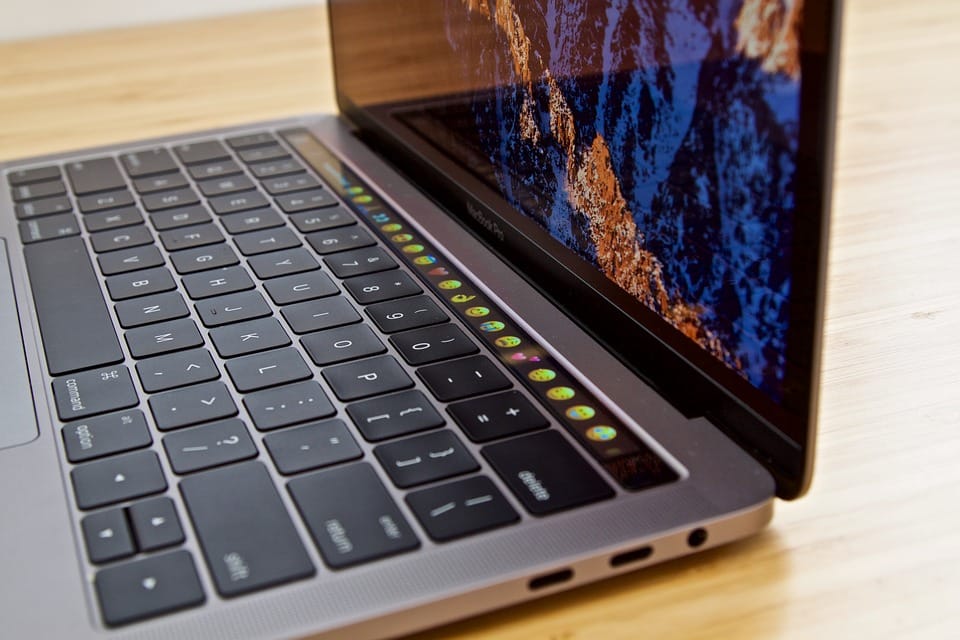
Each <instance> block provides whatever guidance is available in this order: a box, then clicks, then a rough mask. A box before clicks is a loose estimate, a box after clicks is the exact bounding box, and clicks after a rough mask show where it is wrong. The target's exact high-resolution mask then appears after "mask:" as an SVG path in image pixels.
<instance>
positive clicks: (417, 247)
mask: <svg viewBox="0 0 960 640" xmlns="http://www.w3.org/2000/svg"><path fill="white" fill-rule="evenodd" d="M424 248H425V247H424V246H423V245H422V244H408V245H407V246H405V247H404V248H403V252H404V253H421V252H422V251H423V250H424Z"/></svg>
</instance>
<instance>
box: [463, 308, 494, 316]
mask: <svg viewBox="0 0 960 640" xmlns="http://www.w3.org/2000/svg"><path fill="white" fill-rule="evenodd" d="M466 314H467V315H468V316H470V317H471V318H482V317H483V316H485V315H489V314H490V309H487V308H486V307H470V308H469V309H467V311H466Z"/></svg>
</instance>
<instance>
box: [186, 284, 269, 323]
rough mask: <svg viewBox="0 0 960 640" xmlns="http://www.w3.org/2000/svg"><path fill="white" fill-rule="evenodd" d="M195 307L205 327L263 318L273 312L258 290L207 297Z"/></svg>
mask: <svg viewBox="0 0 960 640" xmlns="http://www.w3.org/2000/svg"><path fill="white" fill-rule="evenodd" d="M196 307H197V313H198V314H200V321H201V322H203V324H204V326H207V327H219V326H221V325H225V324H230V323H231V322H241V321H243V320H252V319H254V318H263V317H265V316H269V315H271V314H272V313H273V310H272V309H271V308H270V306H269V305H268V304H267V301H266V300H264V299H263V295H262V294H261V293H260V292H259V291H243V292H240V293H231V294H228V295H225V296H217V297H216V298H208V299H207V300H202V301H200V302H198V303H197V304H196Z"/></svg>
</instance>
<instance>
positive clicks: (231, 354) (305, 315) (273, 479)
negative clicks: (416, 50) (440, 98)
mask: <svg viewBox="0 0 960 640" xmlns="http://www.w3.org/2000/svg"><path fill="white" fill-rule="evenodd" d="M6 181H7V186H8V188H9V189H10V192H11V195H12V197H13V200H14V202H15V212H16V216H17V218H18V220H19V223H18V224H19V231H20V237H21V240H22V242H23V245H24V248H23V252H24V259H25V262H26V265H27V271H28V274H29V279H30V286H31V289H32V293H33V298H34V302H35V309H36V318H37V322H38V325H39V329H40V333H41V336H42V340H43V346H44V354H45V358H46V364H47V369H48V372H49V376H50V377H49V381H50V390H51V397H52V405H53V407H54V408H55V412H56V417H57V418H58V420H59V422H60V425H59V429H60V435H61V440H62V442H61V445H62V446H61V447H60V449H61V451H62V455H63V465H64V468H65V469H66V470H67V474H68V477H69V485H70V486H69V489H68V490H69V492H70V494H71V503H72V505H73V506H74V507H75V513H76V526H77V529H78V532H79V537H80V538H81V539H82V540H83V544H84V547H85V550H84V551H85V566H86V567H87V568H88V572H89V576H90V577H91V583H92V590H93V594H94V598H95V600H96V602H97V603H98V606H99V610H100V614H101V618H102V621H103V623H104V624H105V625H106V626H111V627H113V626H120V625H126V624H131V623H135V622H137V621H141V620H145V619H149V618H152V617H155V616H158V615H162V614H168V613H172V612H174V611H178V610H181V609H187V608H192V607H199V606H202V605H203V604H204V603H205V602H206V601H207V600H208V598H210V597H211V594H208V593H206V592H205V588H204V585H205V584H206V585H212V587H213V588H214V589H215V590H216V593H217V595H218V596H219V597H223V598H230V597H236V596H242V595H244V594H248V593H252V592H257V591H260V590H263V589H268V588H271V587H275V586H278V585H283V584H287V583H291V582H295V581H306V580H311V579H320V578H321V576H322V575H323V574H328V573H329V572H331V571H344V570H349V569H350V568H351V567H356V566H359V565H364V564H368V563H372V562H376V561H380V560H383V559H385V558H388V557H391V556H395V555H398V554H407V553H424V552H428V550H429V549H430V548H432V547H433V546H435V545H445V544H456V543H457V542H458V541H460V542H462V541H464V540H469V539H470V538H471V537H473V536H479V535H483V534H484V533H487V532H490V531H492V530H495V529H499V528H502V527H510V526H518V525H519V524H520V523H522V522H523V521H524V520H525V519H529V518H534V517H535V518H539V517H545V516H549V515H551V514H554V513H558V512H562V511H565V510H568V509H572V508H577V507H583V506H585V505H589V504H592V503H595V502H598V501H602V500H607V499H611V498H613V497H614V496H615V495H616V493H617V492H622V491H636V490H640V489H646V488H649V487H652V486H657V485H660V484H664V483H667V482H672V481H674V480H676V479H677V477H678V476H677V474H676V471H675V470H674V469H673V468H672V467H671V466H670V465H669V464H668V463H666V462H664V460H663V458H662V457H660V456H659V455H657V454H656V453H655V451H654V448H653V447H651V446H650V444H649V443H647V442H646V441H645V440H644V439H643V438H641V437H640V436H638V435H636V434H635V433H633V432H632V431H631V430H630V429H628V428H627V427H626V426H624V425H623V424H621V422H620V421H619V420H618V419H617V418H616V417H615V416H614V415H613V414H612V413H611V412H610V410H608V409H607V408H605V407H604V406H603V404H602V403H600V402H599V401H597V399H596V398H595V397H594V396H593V395H592V394H591V393H590V391H589V390H588V389H586V388H585V387H584V385H583V384H581V383H580V382H579V381H578V379H577V377H576V376H575V375H574V374H573V373H571V372H569V371H566V370H565V369H564V367H563V366H561V365H560V364H559V363H558V362H557V361H556V360H555V359H554V358H553V357H552V356H551V355H550V350H548V349H546V348H545V347H544V346H543V345H540V344H539V343H538V342H537V341H536V340H534V339H533V338H532V337H531V336H530V335H528V334H527V333H526V332H525V331H524V330H523V329H522V328H520V327H519V326H518V324H517V323H516V322H514V321H513V320H512V318H511V316H510V314H509V313H507V312H506V311H504V310H503V309H501V308H499V306H498V305H497V303H496V301H495V300H493V299H491V296H489V295H487V294H486V293H484V289H483V287H480V286H478V285H477V283H475V282H473V281H472V279H471V278H470V277H469V275H468V274H464V273H461V272H460V271H459V270H458V269H457V268H456V267H455V266H454V265H453V264H452V263H451V262H450V261H449V260H448V259H447V258H446V257H445V253H444V252H443V251H441V250H440V248H437V247H433V246H432V245H431V244H430V243H429V242H428V241H426V240H425V239H423V238H421V237H420V235H419V234H418V233H417V231H416V230H415V227H414V226H412V225H411V224H410V223H409V221H407V220H405V219H404V218H402V216H400V215H399V214H398V213H397V212H395V211H393V210H392V209H390V207H388V206H387V205H386V204H385V203H384V202H383V201H382V200H381V199H380V198H379V196H377V195H376V194H375V193H374V192H373V191H372V190H371V189H370V188H369V186H367V185H364V184H363V183H362V182H361V181H360V180H359V178H358V177H357V176H356V175H355V174H354V173H353V172H351V171H350V169H349V168H348V167H345V166H343V165H342V164H341V163H340V162H339V161H338V160H337V159H336V158H335V157H334V156H333V155H332V154H330V152H329V151H328V150H326V149H325V148H323V147H322V145H321V144H320V143H319V142H318V141H317V140H316V139H314V138H313V137H312V136H311V135H310V134H309V133H308V132H307V131H305V130H302V129H291V130H283V131H255V132H250V133H244V134H242V135H232V136H226V137H224V136H217V137H211V138H209V139H200V140H192V141H190V142H189V143H184V144H171V145H165V146H153V147H145V148H143V149H138V150H135V151H130V152H124V153H120V154H114V155H103V156H99V157H89V158H88V157H83V158H82V159H79V160H71V161H67V162H65V163H61V164H45V165H39V166H25V167H22V168H15V169H12V170H10V171H8V172H7V173H6ZM301 532H306V536H304V535H302V534H301ZM190 539H193V540H195V541H196V543H197V544H196V545H193V546H191V545H186V544H185V542H186V541H188V540H190ZM191 549H199V550H200V552H201V553H200V554H199V555H200V556H201V557H195V553H194V552H193V551H191ZM316 559H319V560H320V562H317V561H316ZM204 575H205V576H206V577H205V578H204V579H201V576H204Z"/></svg>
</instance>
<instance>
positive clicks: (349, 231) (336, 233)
mask: <svg viewBox="0 0 960 640" xmlns="http://www.w3.org/2000/svg"><path fill="white" fill-rule="evenodd" d="M307 242H309V243H310V246H311V247H313V250H314V251H316V252H317V253H319V254H320V255H326V254H328V253H336V252H338V251H349V250H350V249H359V248H361V247H369V246H372V245H374V244H376V241H375V240H374V239H373V238H371V237H370V234H369V233H367V232H366V231H364V230H363V229H362V228H360V227H359V226H357V225H352V226H349V227H340V228H338V229H330V230H328V231H318V232H316V233H311V234H310V235H308V236H307Z"/></svg>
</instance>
